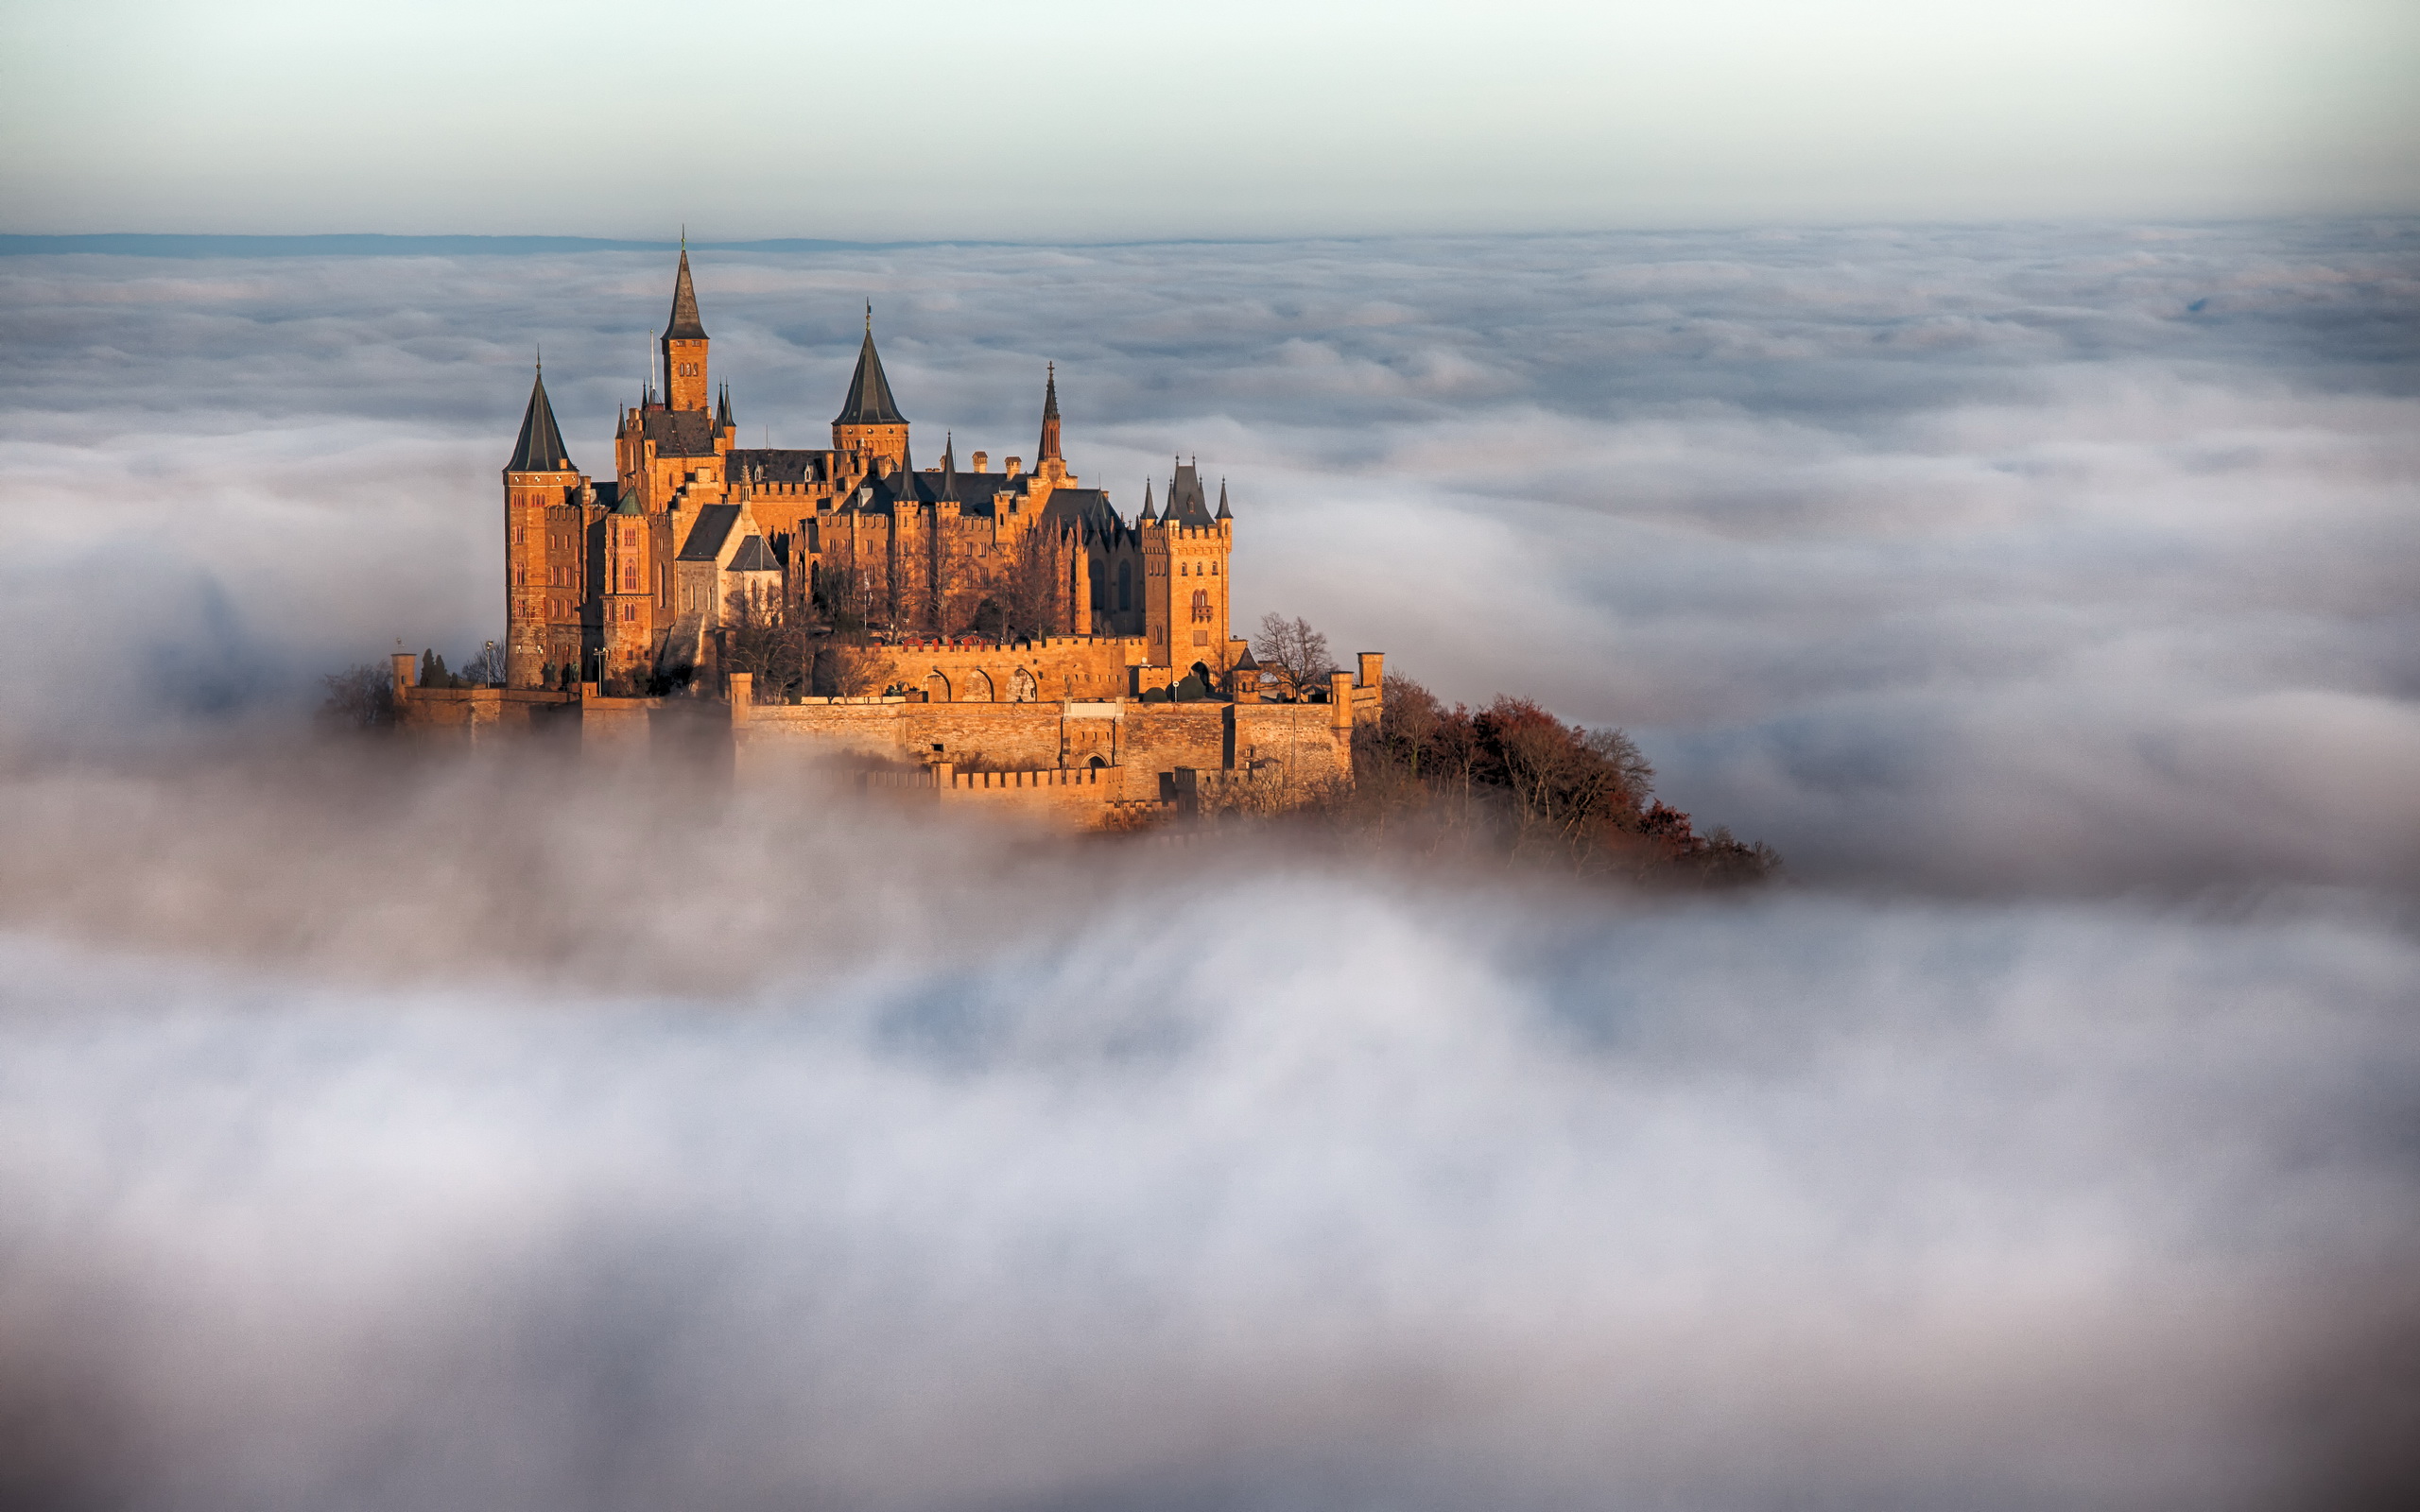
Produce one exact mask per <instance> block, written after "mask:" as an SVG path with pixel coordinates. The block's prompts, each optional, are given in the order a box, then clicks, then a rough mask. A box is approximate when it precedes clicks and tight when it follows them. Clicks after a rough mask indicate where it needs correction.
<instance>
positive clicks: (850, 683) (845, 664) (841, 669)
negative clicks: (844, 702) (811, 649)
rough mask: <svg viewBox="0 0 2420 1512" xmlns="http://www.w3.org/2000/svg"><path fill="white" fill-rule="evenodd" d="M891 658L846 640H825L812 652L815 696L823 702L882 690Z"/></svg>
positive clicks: (842, 637) (861, 643)
mask: <svg viewBox="0 0 2420 1512" xmlns="http://www.w3.org/2000/svg"><path fill="white" fill-rule="evenodd" d="M889 670H890V656H889V655H888V654H887V653H885V652H882V651H878V650H876V649H875V648H873V646H870V645H867V644H864V643H863V642H862V641H859V640H856V639H855V638H853V637H849V636H840V635H834V636H829V637H826V638H825V639H824V641H823V642H822V644H820V645H819V646H817V647H816V650H815V684H814V686H815V693H816V696H819V697H823V698H862V697H864V696H866V695H868V694H870V693H873V691H874V690H875V689H877V688H879V687H881V686H882V678H883V674H884V673H885V672H887V671H889Z"/></svg>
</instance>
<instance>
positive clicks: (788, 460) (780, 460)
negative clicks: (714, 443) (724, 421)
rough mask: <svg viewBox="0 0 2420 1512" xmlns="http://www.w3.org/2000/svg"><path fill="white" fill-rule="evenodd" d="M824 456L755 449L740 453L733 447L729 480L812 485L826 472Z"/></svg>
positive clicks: (793, 450) (801, 450) (794, 450)
mask: <svg viewBox="0 0 2420 1512" xmlns="http://www.w3.org/2000/svg"><path fill="white" fill-rule="evenodd" d="M825 455H827V454H825V453H822V452H816V451H808V450H805V449H804V448H791V447H775V448H765V447H758V448H754V449H752V450H746V451H743V450H741V449H740V448H738V447H733V448H732V451H731V470H732V476H734V477H752V478H757V479H759V480H760V481H762V482H766V483H812V482H814V481H815V480H816V479H818V478H820V477H822V476H823V475H824V474H825V472H826V471H827V468H826V464H825V463H824V461H823V460H822V459H823V457H824V456H825ZM760 469H761V470H762V471H761V472H760V471H758V470H760Z"/></svg>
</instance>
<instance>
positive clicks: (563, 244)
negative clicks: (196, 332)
mask: <svg viewBox="0 0 2420 1512" xmlns="http://www.w3.org/2000/svg"><path fill="white" fill-rule="evenodd" d="M675 245H677V244H676V243H674V242H670V241H616V240H614V239H612V238H610V237H604V236H384V235H372V234H366V233H365V234H357V235H355V234H337V235H317V236H231V235H201V234H192V235H188V234H182V233H165V234H163V233H153V232H90V233H84V234H78V235H71V236H31V235H9V234H0V257H26V256H33V255H37V254H56V253H61V252H99V253H106V254H110V255H113V256H119V257H411V256H429V257H439V256H442V257H463V256H478V255H481V254H485V255H488V256H492V257H523V256H527V255H529V254H531V253H537V252H648V251H668V250H670V249H672V248H673V247H674V246H675ZM904 245H907V244H905V243H899V242H847V241H821V240H816V239H812V238H808V237H801V236H790V237H776V238H773V239H769V240H766V241H752V242H699V243H697V244H696V247H697V248H698V249H705V248H714V249H720V250H724V251H764V252H804V251H816V250H820V249H839V248H850V247H896V246H904Z"/></svg>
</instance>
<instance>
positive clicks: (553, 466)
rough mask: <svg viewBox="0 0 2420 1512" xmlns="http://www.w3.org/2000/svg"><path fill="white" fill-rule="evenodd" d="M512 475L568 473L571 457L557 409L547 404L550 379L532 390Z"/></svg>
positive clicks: (540, 380)
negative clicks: (560, 426)
mask: <svg viewBox="0 0 2420 1512" xmlns="http://www.w3.org/2000/svg"><path fill="white" fill-rule="evenodd" d="M504 470H505V471H506V472H571V471H573V469H572V465H571V453H569V452H568V451H565V450H564V449H563V433H562V430H561V429H560V428H559V427H557V425H556V424H555V406H554V405H552V404H548V403H547V402H546V375H545V374H544V373H543V372H542V373H540V374H538V377H537V380H536V381H535V382H534V383H532V384H530V386H529V407H528V408H527V410H525V411H523V412H522V416H521V439H520V440H518V441H516V442H514V443H513V447H512V460H511V461H510V462H507V463H506V464H504Z"/></svg>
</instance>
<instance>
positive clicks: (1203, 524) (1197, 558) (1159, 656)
mask: <svg viewBox="0 0 2420 1512" xmlns="http://www.w3.org/2000/svg"><path fill="white" fill-rule="evenodd" d="M1146 496H1147V497H1148V491H1147V494H1146ZM1235 518H1236V517H1235V512H1234V511H1233V510H1232V509H1230V508H1229V507H1227V490H1226V485H1225V484H1223V483H1222V484H1220V485H1219V512H1218V514H1216V515H1213V514H1212V513H1211V512H1210V508H1209V503H1208V500H1207V498H1206V496H1205V494H1204V490H1202V487H1201V471H1200V470H1199V469H1198V468H1196V467H1195V466H1194V465H1193V464H1192V463H1190V462H1187V461H1185V460H1184V458H1183V457H1179V458H1178V459H1177V463H1176V472H1175V474H1174V475H1173V476H1171V477H1170V478H1169V479H1168V493H1167V507H1166V508H1165V509H1163V510H1162V511H1161V513H1160V517H1159V520H1158V521H1157V522H1156V523H1153V522H1152V521H1151V520H1150V512H1149V511H1148V509H1147V510H1146V511H1145V515H1144V520H1143V523H1142V536H1143V558H1144V573H1143V580H1144V587H1145V593H1144V600H1143V610H1144V617H1143V624H1144V627H1143V633H1144V636H1145V637H1146V644H1147V645H1148V646H1149V647H1150V650H1149V655H1150V661H1151V664H1152V665H1153V666H1166V667H1189V666H1191V665H1193V664H1194V663H1195V662H1201V663H1202V664H1203V665H1204V666H1206V667H1208V668H1209V669H1210V671H1211V672H1212V673H1213V674H1214V676H1215V675H1216V674H1217V673H1219V671H1221V670H1222V669H1223V666H1224V663H1225V661H1226V657H1227V624H1228V586H1229V582H1230V578H1229V576H1228V571H1229V567H1230V553H1231V550H1232V548H1233V545H1234V542H1235Z"/></svg>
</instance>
